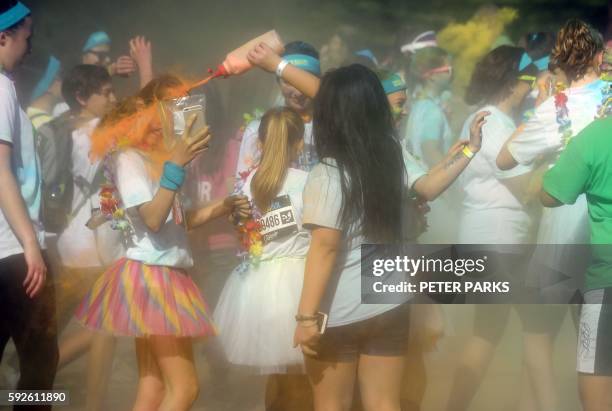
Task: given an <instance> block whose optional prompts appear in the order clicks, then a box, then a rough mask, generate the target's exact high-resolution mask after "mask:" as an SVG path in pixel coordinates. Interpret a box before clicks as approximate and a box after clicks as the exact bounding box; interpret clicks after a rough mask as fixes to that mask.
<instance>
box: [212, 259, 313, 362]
mask: <svg viewBox="0 0 612 411" xmlns="http://www.w3.org/2000/svg"><path fill="white" fill-rule="evenodd" d="M304 263H305V257H281V258H276V259H273V260H270V261H261V262H260V263H259V265H258V266H257V267H254V266H249V265H248V264H247V263H243V264H241V265H240V266H238V267H237V268H236V269H234V271H233V272H232V274H231V275H230V277H229V278H228V280H227V283H226V284H225V287H224V288H223V292H222V293H221V297H220V298H219V303H218V304H217V307H216V308H215V312H214V319H215V324H216V325H217V327H218V329H219V338H220V339H221V342H222V345H223V349H224V350H225V354H226V356H227V359H228V360H229V362H231V363H232V364H239V365H247V366H252V367H257V368H259V371H260V372H261V373H262V374H283V373H286V372H287V371H288V370H287V369H288V367H289V366H294V367H295V366H301V365H302V363H303V358H302V352H301V351H300V349H299V348H293V334H294V332H295V326H296V322H295V314H296V313H297V309H298V304H299V301H300V294H301V292H302V284H303V282H304Z"/></svg>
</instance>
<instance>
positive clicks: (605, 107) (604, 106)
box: [597, 76, 612, 118]
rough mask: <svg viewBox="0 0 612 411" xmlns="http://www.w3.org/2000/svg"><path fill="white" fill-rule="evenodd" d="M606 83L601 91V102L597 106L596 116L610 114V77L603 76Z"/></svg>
mask: <svg viewBox="0 0 612 411" xmlns="http://www.w3.org/2000/svg"><path fill="white" fill-rule="evenodd" d="M602 80H604V81H606V85H605V86H604V89H603V91H602V100H601V104H600V105H599V107H598V108H597V118H606V117H608V116H609V115H611V114H612V77H609V76H604V77H602Z"/></svg>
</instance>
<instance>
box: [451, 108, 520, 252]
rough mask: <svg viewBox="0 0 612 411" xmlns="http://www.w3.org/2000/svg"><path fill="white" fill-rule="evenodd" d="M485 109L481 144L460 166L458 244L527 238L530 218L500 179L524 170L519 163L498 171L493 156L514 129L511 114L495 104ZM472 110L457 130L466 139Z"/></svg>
mask: <svg viewBox="0 0 612 411" xmlns="http://www.w3.org/2000/svg"><path fill="white" fill-rule="evenodd" d="M483 110H486V111H489V112H490V113H491V114H490V115H489V116H487V118H486V120H487V121H486V123H485V124H484V126H483V128H482V135H483V137H482V147H481V149H480V151H479V152H478V154H476V156H474V158H473V159H472V161H470V163H469V164H468V166H467V167H466V168H465V170H463V173H461V175H460V177H459V183H460V185H461V187H462V189H463V191H464V192H465V197H464V199H463V204H462V208H461V216H460V224H459V242H460V243H462V244H522V243H525V242H527V241H528V240H529V227H530V224H531V220H530V218H529V215H528V214H527V213H526V212H525V210H524V208H523V205H522V204H521V202H520V201H519V200H518V199H517V198H516V197H515V196H514V195H513V194H512V192H510V190H509V189H508V188H507V187H506V186H505V185H504V183H503V182H502V181H501V180H503V179H505V178H511V177H515V176H518V175H521V174H524V173H525V172H526V170H525V169H526V168H528V167H526V166H523V165H519V166H517V167H515V168H513V169H511V170H507V171H502V170H500V169H499V168H498V167H497V164H496V160H497V155H498V154H499V151H500V150H501V148H502V147H503V145H504V143H505V142H506V141H507V140H508V138H509V137H510V136H511V135H512V133H514V131H515V130H516V125H515V124H514V121H513V120H512V118H510V117H509V116H508V115H507V114H505V113H503V112H502V111H500V110H499V109H498V108H497V107H495V106H485V107H483V108H481V109H479V110H478V112H479V111H483ZM475 115H476V113H474V114H472V115H471V116H469V117H468V119H467V120H466V121H465V123H464V124H463V130H462V131H461V138H462V139H469V137H470V125H471V124H472V120H473V119H474V116H475Z"/></svg>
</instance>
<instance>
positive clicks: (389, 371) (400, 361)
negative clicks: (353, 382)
mask: <svg viewBox="0 0 612 411" xmlns="http://www.w3.org/2000/svg"><path fill="white" fill-rule="evenodd" d="M403 371H404V357H402V356H395V357H383V356H376V355H361V356H360V357H359V389H360V390H361V402H362V403H363V408H364V410H365V411H400V392H401V385H402V374H403Z"/></svg>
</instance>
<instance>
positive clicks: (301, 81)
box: [248, 43, 321, 98]
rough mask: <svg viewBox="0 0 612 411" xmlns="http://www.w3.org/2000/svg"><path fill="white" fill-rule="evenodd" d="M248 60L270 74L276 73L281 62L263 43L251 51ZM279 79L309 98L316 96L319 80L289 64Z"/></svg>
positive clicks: (279, 57)
mask: <svg viewBox="0 0 612 411" xmlns="http://www.w3.org/2000/svg"><path fill="white" fill-rule="evenodd" d="M248 59H249V61H250V62H251V64H253V65H255V66H257V67H259V68H261V69H263V70H265V71H267V72H270V73H276V69H277V68H278V65H279V64H280V62H281V61H282V58H281V56H279V55H278V54H276V53H275V52H274V50H272V49H271V48H270V47H269V46H268V45H267V44H265V43H261V44H259V45H258V46H256V47H255V48H254V49H253V50H251V51H250V52H249V54H248ZM281 78H282V79H283V80H284V81H286V82H287V83H289V84H291V85H292V86H293V87H295V88H296V89H298V90H299V91H300V92H302V93H303V94H304V95H305V96H307V97H310V98H314V97H315V96H316V95H317V93H318V92H319V86H320V85H321V80H320V79H319V78H318V77H317V76H315V75H314V74H311V73H309V72H307V71H304V70H302V69H299V68H297V67H295V66H292V65H291V64H287V66H286V67H285V68H284V69H283V71H282V73H281Z"/></svg>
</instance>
